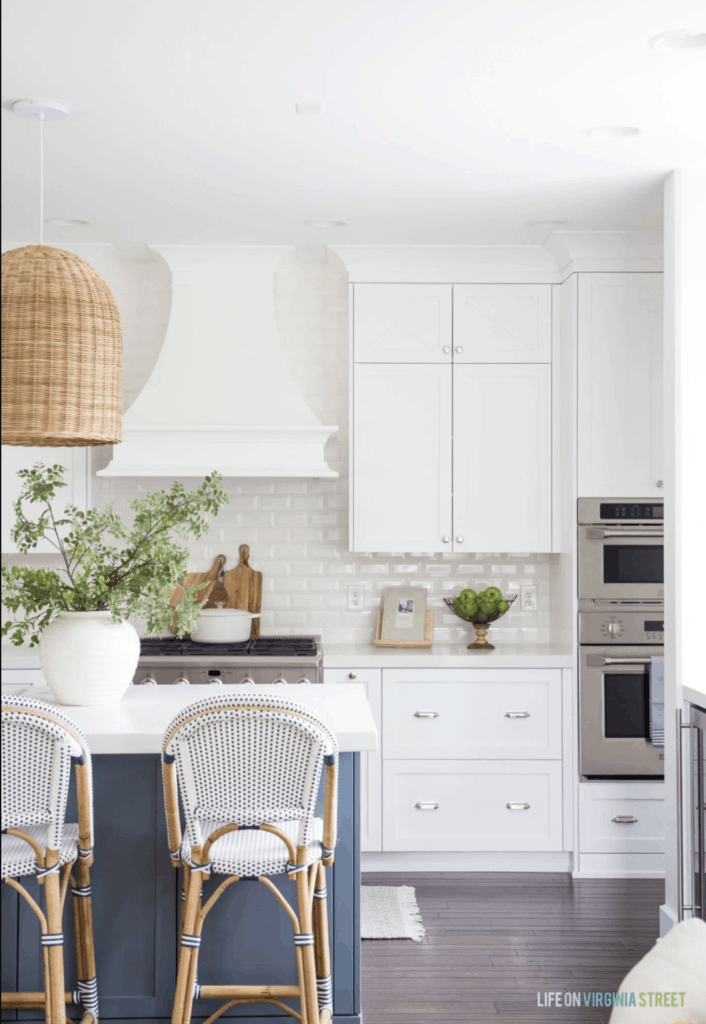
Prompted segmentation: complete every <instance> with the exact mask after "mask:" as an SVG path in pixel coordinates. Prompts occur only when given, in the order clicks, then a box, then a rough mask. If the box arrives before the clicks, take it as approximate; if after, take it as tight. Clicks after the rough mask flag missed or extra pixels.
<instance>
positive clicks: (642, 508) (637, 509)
mask: <svg viewBox="0 0 706 1024" xmlns="http://www.w3.org/2000/svg"><path fill="white" fill-rule="evenodd" d="M600 516H601V519H664V505H652V504H650V505H647V504H639V505H633V504H630V505H627V504H625V505H616V504H611V503H608V502H601V507H600Z"/></svg>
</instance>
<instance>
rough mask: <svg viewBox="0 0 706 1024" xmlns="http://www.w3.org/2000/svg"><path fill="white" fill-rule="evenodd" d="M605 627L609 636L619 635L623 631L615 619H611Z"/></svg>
mask: <svg viewBox="0 0 706 1024" xmlns="http://www.w3.org/2000/svg"><path fill="white" fill-rule="evenodd" d="M606 628H607V630H608V633H609V635H610V636H620V634H621V633H622V631H623V627H622V626H621V625H620V623H619V622H616V621H615V619H611V620H610V622H609V623H608V625H607V627H606Z"/></svg>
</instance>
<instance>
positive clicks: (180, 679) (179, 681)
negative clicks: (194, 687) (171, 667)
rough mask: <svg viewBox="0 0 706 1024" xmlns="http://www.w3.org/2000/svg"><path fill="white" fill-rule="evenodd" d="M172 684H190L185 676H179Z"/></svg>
mask: <svg viewBox="0 0 706 1024" xmlns="http://www.w3.org/2000/svg"><path fill="white" fill-rule="evenodd" d="M174 685H175V686H191V683H190V682H189V680H188V679H187V678H186V676H179V677H178V679H175V680H174Z"/></svg>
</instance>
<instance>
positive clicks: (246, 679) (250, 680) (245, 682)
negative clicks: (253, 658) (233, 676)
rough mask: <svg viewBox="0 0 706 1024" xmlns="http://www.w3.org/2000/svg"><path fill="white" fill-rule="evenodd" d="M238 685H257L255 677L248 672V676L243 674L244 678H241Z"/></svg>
mask: <svg viewBox="0 0 706 1024" xmlns="http://www.w3.org/2000/svg"><path fill="white" fill-rule="evenodd" d="M238 685H239V686H254V685H255V680H254V679H253V677H252V676H251V675H250V674H248V675H246V676H243V678H242V679H241V680H240V683H239V684H238Z"/></svg>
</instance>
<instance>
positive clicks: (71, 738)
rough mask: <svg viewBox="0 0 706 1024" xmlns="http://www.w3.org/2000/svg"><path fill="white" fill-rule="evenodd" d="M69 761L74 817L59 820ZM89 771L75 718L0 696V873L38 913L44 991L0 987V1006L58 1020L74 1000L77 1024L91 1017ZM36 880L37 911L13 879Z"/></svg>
mask: <svg viewBox="0 0 706 1024" xmlns="http://www.w3.org/2000/svg"><path fill="white" fill-rule="evenodd" d="M72 765H73V767H74V774H75V778H76V795H77V801H78V819H79V820H78V822H77V823H75V824H67V823H66V822H65V821H64V818H65V816H66V801H67V798H68V793H69V783H70V780H71V768H72ZM92 787H93V776H92V772H91V754H90V751H89V749H88V743H87V742H86V737H85V736H84V735H83V733H82V732H81V730H80V729H79V728H78V726H77V725H76V723H75V722H73V721H72V719H71V718H69V716H68V715H65V714H64V713H63V712H62V711H59V710H57V709H56V708H55V707H53V706H52V705H50V704H47V703H45V702H44V701H39V700H32V699H31V698H28V697H3V698H2V832H3V834H2V879H3V881H4V883H5V884H6V885H9V886H10V887H11V888H13V889H15V890H16V891H17V892H18V893H19V894H20V896H22V897H23V899H25V900H26V901H27V902H28V903H29V905H30V906H31V907H32V910H33V911H34V912H35V914H36V915H37V917H38V919H39V924H40V929H41V944H42V947H43V959H44V992H42V993H33V994H31V995H32V996H33V998H31V999H29V1001H28V998H27V997H28V993H24V992H3V1007H8V1008H10V1007H22V1008H23V1009H25V1010H27V1009H33V1008H35V1009H42V1010H44V1014H45V1017H46V1020H47V1021H48V1022H51V1024H64V1022H65V1020H66V1014H65V1010H64V1007H65V1004H66V1002H67V1001H69V1002H73V1003H76V1004H82V1005H83V1009H84V1014H83V1017H82V1024H93V1022H97V1021H98V995H97V986H96V970H95V954H94V946H93V925H92V919H91V907H90V901H91V878H90V865H91V863H92V861H93V788H92ZM28 877H35V878H36V879H37V881H38V882H39V884H40V885H41V886H43V887H44V893H45V904H46V908H45V911H42V910H41V909H40V907H39V905H38V903H37V902H35V901H34V900H33V899H32V898H31V896H29V894H28V892H27V890H26V889H25V888H24V886H23V885H22V884H21V883H20V882H19V881H18V879H26V878H28ZM69 883H71V891H72V894H73V899H74V922H75V926H76V943H77V947H78V953H79V955H78V960H79V963H80V964H81V967H80V969H79V979H78V983H77V988H76V991H74V992H65V991H64V958H63V943H64V936H63V925H62V917H63V908H64V900H65V898H66V895H67V891H68V888H69Z"/></svg>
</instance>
